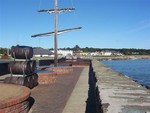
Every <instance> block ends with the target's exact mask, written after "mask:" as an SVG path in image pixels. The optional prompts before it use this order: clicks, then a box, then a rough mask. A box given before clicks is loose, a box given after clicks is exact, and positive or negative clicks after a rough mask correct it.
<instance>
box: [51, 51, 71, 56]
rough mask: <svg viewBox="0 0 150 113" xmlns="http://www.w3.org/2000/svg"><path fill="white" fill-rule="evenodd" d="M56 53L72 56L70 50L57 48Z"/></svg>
mask: <svg viewBox="0 0 150 113" xmlns="http://www.w3.org/2000/svg"><path fill="white" fill-rule="evenodd" d="M52 52H53V53H54V50H52ZM57 53H58V54H59V55H61V56H62V57H65V56H68V55H71V56H73V51H72V50H57Z"/></svg>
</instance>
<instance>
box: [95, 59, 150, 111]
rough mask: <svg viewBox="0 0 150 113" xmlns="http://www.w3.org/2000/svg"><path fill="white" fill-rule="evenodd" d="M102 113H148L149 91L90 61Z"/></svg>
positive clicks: (98, 63) (149, 103)
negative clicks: (95, 79)
mask: <svg viewBox="0 0 150 113" xmlns="http://www.w3.org/2000/svg"><path fill="white" fill-rule="evenodd" d="M92 66H93V69H94V72H95V76H96V78H97V83H96V84H97V86H98V89H99V92H100V93H99V96H100V100H101V105H102V109H103V112H104V113H150V90H148V89H146V88H144V87H142V86H141V85H139V84H137V83H136V82H134V81H133V80H131V79H129V78H127V77H125V76H124V75H122V74H120V73H118V72H115V71H114V70H111V69H110V68H108V67H106V66H105V65H103V64H101V63H100V62H99V61H97V60H92Z"/></svg>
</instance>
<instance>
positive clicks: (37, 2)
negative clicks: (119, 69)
mask: <svg viewBox="0 0 150 113" xmlns="http://www.w3.org/2000/svg"><path fill="white" fill-rule="evenodd" d="M58 3H59V7H60V8H67V7H75V8H76V10H75V11H72V12H67V13H60V14H59V24H58V25H59V26H58V28H59V29H60V30H61V29H66V28H72V27H78V26H81V27H82V29H81V30H76V31H71V32H67V33H64V34H62V35H59V37H58V47H61V48H62V47H74V46H75V45H79V46H80V47H95V48H143V49H150V0H58ZM53 5H54V0H0V47H11V46H12V45H16V44H19V45H28V46H33V47H37V46H38V47H39V46H40V47H43V48H52V47H53V45H54V43H53V39H54V38H53V36H49V37H38V38H31V35H33V34H38V33H45V32H50V31H53V29H54V17H53V14H47V13H38V12H36V11H37V10H39V9H52V8H53Z"/></svg>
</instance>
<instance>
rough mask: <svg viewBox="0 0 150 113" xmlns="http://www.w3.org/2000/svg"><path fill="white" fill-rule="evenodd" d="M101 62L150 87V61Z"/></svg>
mask: <svg viewBox="0 0 150 113" xmlns="http://www.w3.org/2000/svg"><path fill="white" fill-rule="evenodd" d="M101 62H102V63H103V64H105V65H107V66H108V67H110V68H111V69H113V70H116V71H118V72H120V73H122V74H124V75H126V76H128V77H129V78H131V79H133V80H136V81H137V82H138V83H140V84H142V85H145V86H149V87H150V60H147V59H146V60H145V59H144V60H143V59H142V60H109V61H101Z"/></svg>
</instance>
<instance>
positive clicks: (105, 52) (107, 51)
mask: <svg viewBox="0 0 150 113" xmlns="http://www.w3.org/2000/svg"><path fill="white" fill-rule="evenodd" d="M100 53H101V55H103V56H111V55H112V52H111V51H109V50H103V51H101V52H100Z"/></svg>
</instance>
